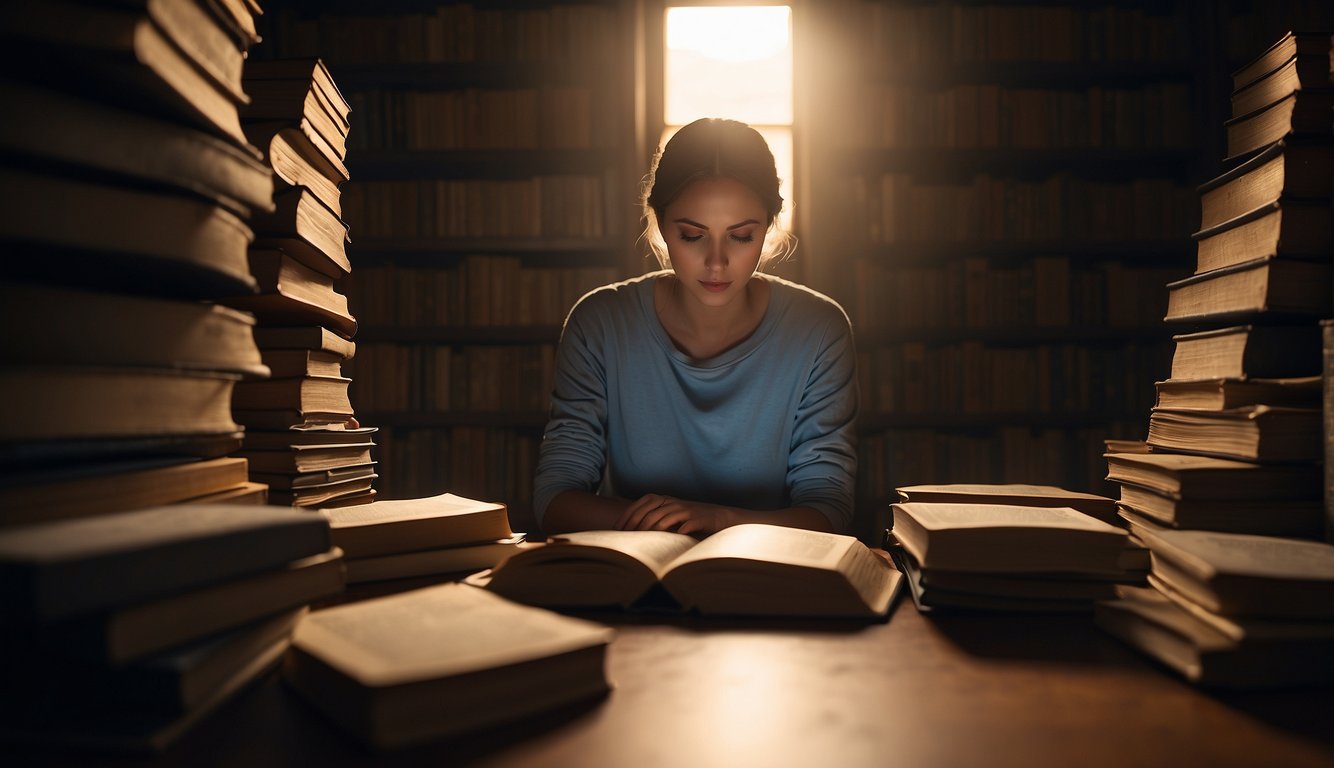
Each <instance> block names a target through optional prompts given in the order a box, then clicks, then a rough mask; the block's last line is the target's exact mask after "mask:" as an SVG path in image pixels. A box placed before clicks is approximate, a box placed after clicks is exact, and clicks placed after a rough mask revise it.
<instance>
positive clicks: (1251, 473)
mask: <svg viewBox="0 0 1334 768" xmlns="http://www.w3.org/2000/svg"><path fill="white" fill-rule="evenodd" d="M1105 458H1106V459H1107V479H1108V480H1111V481H1113V482H1117V483H1132V484H1134V485H1138V486H1140V487H1143V488H1149V489H1151V490H1153V491H1155V492H1157V493H1160V494H1163V495H1164V496H1168V497H1171V498H1178V499H1198V500H1200V501H1222V500H1226V499H1243V500H1247V501H1264V500H1290V499H1319V498H1320V494H1321V486H1320V468H1319V467H1318V466H1316V465H1313V464H1256V463H1253V462H1245V461H1236V460H1233V459H1220V458H1214V457H1211V456H1197V455H1193V454H1182V453H1133V454H1127V453H1115V454H1108V455H1106V457H1105Z"/></svg>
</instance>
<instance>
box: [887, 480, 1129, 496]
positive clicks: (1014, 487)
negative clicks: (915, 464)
mask: <svg viewBox="0 0 1334 768" xmlns="http://www.w3.org/2000/svg"><path fill="white" fill-rule="evenodd" d="M897 490H898V491H899V492H901V493H906V494H907V495H908V498H909V500H912V497H913V494H915V493H916V494H920V495H922V496H931V495H937V494H959V495H965V494H966V495H974V496H1036V497H1040V498H1063V499H1102V498H1105V497H1103V496H1095V495H1093V494H1091V493H1081V492H1079V491H1067V490H1066V489H1064V488H1057V487H1056V486H1054V485H1024V484H1021V483H1009V484H1002V485H988V484H980V485H979V484H967V483H950V484H945V485H912V486H905V487H903V488H899V489H897Z"/></svg>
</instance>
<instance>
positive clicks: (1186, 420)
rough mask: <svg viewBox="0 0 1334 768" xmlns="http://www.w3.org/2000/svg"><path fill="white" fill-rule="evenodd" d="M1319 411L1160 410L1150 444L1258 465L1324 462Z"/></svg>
mask: <svg viewBox="0 0 1334 768" xmlns="http://www.w3.org/2000/svg"><path fill="white" fill-rule="evenodd" d="M1321 428H1322V427H1321V420H1320V409H1319V408H1288V407H1282V406H1269V405H1250V406H1244V407H1241V408H1230V409H1228V410H1225V411H1199V410H1186V409H1180V408H1178V409H1172V410H1167V409H1163V408H1155V409H1153V412H1152V413H1150V414H1149V440H1148V442H1149V445H1151V446H1153V447H1154V448H1162V449H1165V450H1167V451H1184V452H1186V453H1198V454H1201V455H1204V456H1219V457H1222V458H1225V459H1240V460H1242V461H1258V462H1270V461H1273V462H1319V461H1320V460H1321V457H1322V456H1323V452H1324V442H1323V440H1324V436H1323V433H1322V432H1321Z"/></svg>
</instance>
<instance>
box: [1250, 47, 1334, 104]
mask: <svg viewBox="0 0 1334 768" xmlns="http://www.w3.org/2000/svg"><path fill="white" fill-rule="evenodd" d="M1329 49H1330V36H1329V34H1327V33H1319V34H1316V33H1305V32H1303V33H1294V32H1288V33H1286V34H1284V35H1283V37H1281V38H1279V40H1278V42H1276V43H1274V44H1273V45H1271V46H1269V47H1268V48H1266V49H1265V51H1264V52H1263V53H1261V54H1260V55H1259V56H1256V57H1255V58H1254V59H1252V60H1250V61H1248V62H1246V64H1245V65H1243V66H1241V67H1239V68H1238V69H1237V70H1236V71H1235V72H1233V73H1232V91H1233V93H1240V92H1241V91H1242V90H1243V89H1245V88H1247V87H1248V86H1250V85H1251V84H1253V83H1256V82H1258V81H1260V80H1262V79H1264V78H1265V77H1266V76H1272V75H1273V73H1274V72H1276V71H1278V70H1280V69H1281V68H1282V67H1283V65H1284V63H1286V62H1288V61H1290V60H1293V59H1308V60H1310V62H1311V66H1312V67H1313V70H1312V71H1313V73H1314V75H1315V77H1316V78H1317V82H1319V81H1320V80H1323V81H1325V82H1326V83H1328V81H1329V72H1330V70H1329ZM1303 63H1305V62H1303Z"/></svg>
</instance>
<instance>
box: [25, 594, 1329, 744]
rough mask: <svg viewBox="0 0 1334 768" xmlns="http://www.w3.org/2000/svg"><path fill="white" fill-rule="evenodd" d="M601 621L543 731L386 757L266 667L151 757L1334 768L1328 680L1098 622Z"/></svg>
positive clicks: (912, 612) (507, 730) (910, 618)
mask: <svg viewBox="0 0 1334 768" xmlns="http://www.w3.org/2000/svg"><path fill="white" fill-rule="evenodd" d="M596 618H598V619H600V620H604V621H607V622H608V623H611V624H613V625H615V626H616V627H617V628H618V635H617V638H616V640H615V642H614V643H613V645H612V647H611V650H610V653H609V657H608V671H609V674H610V677H611V679H612V680H613V683H614V686H615V689H614V690H613V692H612V693H611V694H610V695H609V696H608V697H606V698H605V699H602V700H600V701H597V702H592V703H590V704H587V705H583V706H579V707H575V708H571V709H567V710H563V711H561V712H558V713H554V714H552V715H550V716H548V717H544V718H542V719H541V721H539V722H532V721H530V722H524V723H519V724H515V725H511V726H507V727H503V728H497V729H494V730H491V731H489V732H486V733H481V734H474V735H472V736H470V737H468V738H465V739H461V740H454V741H449V742H437V743H434V744H429V745H425V746H423V747H419V748H415V749H410V750H406V751H403V752H397V753H391V754H385V755H377V754H374V753H371V752H368V751H366V750H365V749H363V748H362V747H360V746H359V745H358V744H356V743H355V742H353V741H351V740H350V739H349V738H347V737H346V736H344V735H343V734H342V733H341V732H339V731H338V730H336V729H335V728H334V727H333V726H332V725H330V724H329V723H327V722H326V721H325V720H323V719H322V718H321V717H320V716H319V715H317V714H316V713H315V712H314V710H312V709H310V708H309V707H308V706H306V705H305V704H304V703H303V702H302V701H301V700H300V699H298V698H297V697H296V696H295V694H293V693H292V692H291V691H290V690H288V689H287V688H286V687H285V686H284V685H283V684H282V683H281V681H280V680H279V679H278V676H277V675H276V674H271V675H269V676H268V677H267V678H265V679H264V680H263V682H261V683H260V684H259V685H257V686H255V687H253V688H251V689H250V690H248V691H246V692H245V693H243V694H242V695H241V696H240V697H239V698H237V699H236V700H235V701H233V702H231V703H230V704H228V705H227V706H226V707H225V708H224V709H222V710H221V711H219V712H218V713H216V714H215V715H214V716H213V717H212V718H210V719H209V720H208V721H206V722H204V723H203V724H201V725H200V726H199V727H198V728H197V729H196V730H195V731H193V732H192V733H190V734H189V735H187V736H186V737H185V738H184V739H183V740H182V741H181V742H180V743H179V744H178V745H177V746H176V747H175V748H173V749H172V750H171V751H170V752H169V753H167V754H166V755H164V756H162V758H160V759H158V760H156V761H149V764H153V765H189V766H205V765H226V766H230V765H235V766H244V767H245V768H254V767H256V766H269V765H275V766H276V765H292V766H298V765H299V766H341V765H464V764H466V765H483V766H533V767H534V768H537V767H541V768H553V767H554V766H581V767H590V768H592V767H597V766H626V767H627V768H654V767H655V766H691V767H692V768H696V767H700V768H703V767H707V766H728V767H729V768H730V767H733V766H764V767H765V768H777V767H781V766H890V765H903V766H923V767H927V766H950V767H951V768H952V767H954V766H988V768H1003V767H1004V766H1025V767H1031V766H1078V768H1091V767H1092V766H1118V767H1121V766H1172V768H1185V767H1187V766H1266V767H1267V766H1324V767H1325V768H1329V767H1330V766H1334V691H1330V690H1309V691H1288V692H1279V693H1248V694H1229V695H1217V694H1207V693H1204V692H1201V691H1199V690H1197V689H1195V688H1192V687H1191V686H1188V685H1186V684H1185V683H1183V682H1180V681H1179V680H1178V679H1177V678H1175V677H1173V676H1172V675H1170V674H1169V673H1168V672H1166V671H1164V670H1163V669H1161V668H1159V667H1157V666H1156V665H1154V664H1153V663H1151V662H1149V661H1147V660H1144V659H1142V658H1141V657H1140V656H1138V655H1137V654H1136V653H1135V652H1133V651H1131V650H1130V649H1128V648H1126V647H1124V646H1122V645H1120V644H1119V643H1118V642H1117V641H1115V640H1113V639H1112V638H1110V637H1109V636H1106V635H1104V634H1102V633H1101V632H1100V631H1099V630H1097V629H1096V628H1095V627H1094V626H1093V625H1092V621H1091V619H1089V618H1088V617H1068V616H1067V617H1042V616H1017V615H994V616H993V615H978V614H973V615H954V616H937V617H928V616H924V615H922V614H919V613H918V612H917V611H916V609H915V608H914V607H913V606H912V604H911V602H908V601H906V600H903V601H901V602H900V604H899V605H898V606H897V608H896V609H895V611H894V613H893V614H892V616H891V618H890V620H889V621H888V622H887V623H883V624H873V625H869V626H867V625H864V624H856V623H851V624H849V623H842V622H815V623H812V622H802V623H799V624H798V623H792V622H788V623H783V624H775V623H764V622H758V623H757V622H754V621H740V620H727V621H719V620H704V619H676V618H668V619H666V620H663V619H659V618H647V617H637V616H625V615H616V616H607V615H600V616H597V617H596ZM1331 663H1334V660H1331ZM18 757H20V759H21V760H22V761H23V762H24V763H25V764H26V763H28V762H29V761H31V762H33V763H52V762H55V763H62V764H69V765H74V764H80V765H84V764H87V759H86V758H82V759H76V758H72V757H71V758H60V759H55V760H54V761H53V759H51V758H50V757H49V756H34V755H22V754H20V755H18ZM10 764H15V763H10ZM128 764H143V763H142V762H130V763H128Z"/></svg>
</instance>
